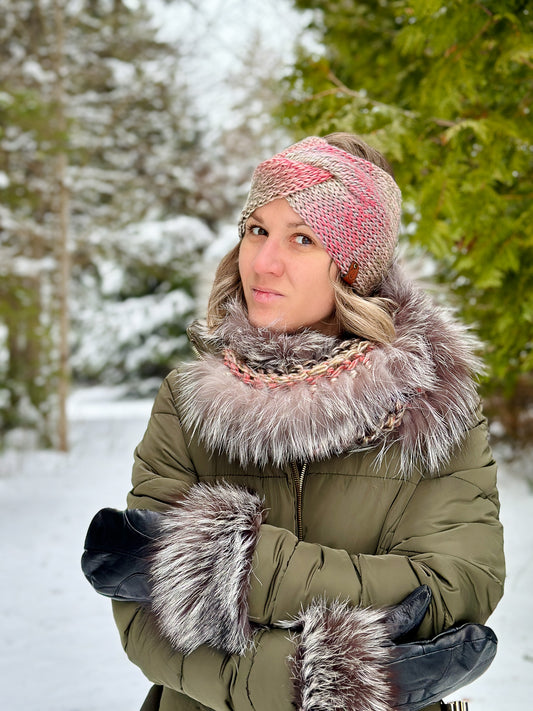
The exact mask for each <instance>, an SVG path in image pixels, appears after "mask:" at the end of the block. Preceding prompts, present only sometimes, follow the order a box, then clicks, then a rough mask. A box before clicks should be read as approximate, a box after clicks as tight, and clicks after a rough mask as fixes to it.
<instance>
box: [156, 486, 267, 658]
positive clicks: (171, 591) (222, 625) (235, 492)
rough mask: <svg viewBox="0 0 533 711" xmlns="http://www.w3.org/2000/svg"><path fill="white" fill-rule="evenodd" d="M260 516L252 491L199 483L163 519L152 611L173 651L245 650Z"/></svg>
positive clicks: (249, 632) (256, 499) (241, 651)
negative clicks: (202, 647) (202, 648)
mask: <svg viewBox="0 0 533 711" xmlns="http://www.w3.org/2000/svg"><path fill="white" fill-rule="evenodd" d="M264 517H265V512H264V509H263V505H262V501H261V499H260V498H259V497H258V496H257V495H256V494H252V493H250V492H248V491H247V490H245V489H242V488H238V487H235V486H231V485H229V484H218V485H215V486H208V485H205V484H197V485H195V486H193V487H192V489H191V490H190V491H189V493H188V494H187V496H186V497H185V498H184V499H182V500H181V501H180V503H179V505H178V506H177V507H176V508H175V509H172V510H170V511H169V512H167V513H165V514H164V515H163V516H162V524H161V543H160V544H159V548H158V550H157V551H156V553H155V557H154V562H153V566H152V581H153V587H152V606H153V610H154V613H155V615H156V618H157V620H158V623H159V625H160V628H161V630H162V632H163V634H164V635H165V636H166V637H167V638H168V639H169V640H170V642H171V643H172V645H173V646H174V647H175V648H176V649H179V650H180V651H182V652H185V653H187V652H191V651H193V650H194V649H196V648H197V647H199V646H200V645H201V644H209V645H211V646H213V647H218V648H219V649H223V650H225V651H227V652H231V653H234V652H237V653H239V654H242V653H243V652H244V650H245V649H246V647H247V645H248V642H249V640H250V638H251V635H252V629H251V626H250V623H249V621H248V601H247V595H248V589H249V586H250V574H251V570H252V557H253V553H254V551H255V546H256V544H257V539H258V536H259V529H260V526H261V523H262V521H263V519H264Z"/></svg>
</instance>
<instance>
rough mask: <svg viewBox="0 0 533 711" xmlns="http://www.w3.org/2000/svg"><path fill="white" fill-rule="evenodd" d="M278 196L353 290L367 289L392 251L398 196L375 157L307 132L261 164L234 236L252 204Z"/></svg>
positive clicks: (364, 292)
mask: <svg viewBox="0 0 533 711" xmlns="http://www.w3.org/2000/svg"><path fill="white" fill-rule="evenodd" d="M277 198H285V199H286V200H287V202H288V203H289V205H290V206H291V207H292V209H293V210H294V211H295V212H297V213H298V214H299V215H300V217H301V218H302V219H303V220H305V222H306V224H308V225H309V227H311V229H312V230H313V231H314V232H315V233H316V235H317V236H318V237H319V239H320V240H321V242H322V243H323V245H324V247H325V249H326V251H327V252H328V254H329V255H330V256H331V258H332V259H333V261H334V262H335V264H336V265H337V267H338V268H339V270H340V273H341V276H342V278H343V279H344V281H346V282H347V283H348V284H350V285H351V286H352V287H353V288H354V290H355V291H356V292H357V293H359V294H361V295H367V294H369V293H371V292H372V290H373V289H374V288H375V287H376V286H377V285H378V284H379V283H380V281H381V280H382V278H383V276H384V275H385V274H386V272H387V270H388V269H389V267H390V265H391V262H392V260H393V256H394V250H395V247H396V243H397V240H398V231H399V227H400V215H401V205H402V196H401V192H400V189H399V188H398V186H397V184H396V182H395V181H394V179H393V178H392V177H391V176H390V175H389V174H388V173H387V172H386V171H384V170H382V169H381V168H379V167H378V166H377V165H374V163H370V162H369V161H367V160H364V159H363V158H359V157H357V156H354V155H352V154H351V153H347V152H346V151H344V150H342V149H341V148H337V147H336V146H332V145H330V144H329V143H328V142H327V141H326V140H324V139H323V138H318V137H316V136H311V137H310V138H306V139H304V140H303V141H300V142H299V143H295V144H294V145H293V146H289V148H286V149H285V150H283V151H281V152H280V153H277V154H276V155H275V156H273V157H272V158H269V159H268V160H265V161H263V162H262V163H260V164H259V165H258V166H257V168H256V170H255V172H254V175H253V178H252V184H251V188H250V193H249V195H248V199H247V201H246V204H245V206H244V208H243V211H242V213H241V217H240V220H239V234H240V237H241V238H242V236H243V235H244V230H245V224H246V220H247V219H248V218H249V217H250V215H251V214H252V213H253V212H254V210H256V209H257V208H259V207H261V206H262V205H266V204H267V203H269V202H271V201H272V200H275V199H277Z"/></svg>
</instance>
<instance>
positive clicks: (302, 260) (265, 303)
mask: <svg viewBox="0 0 533 711" xmlns="http://www.w3.org/2000/svg"><path fill="white" fill-rule="evenodd" d="M239 272H240V276H241V281H242V286H243V290H244V298H245V300H246V306H247V308H248V317H249V319H250V322H251V323H252V324H253V325H254V326H258V327H267V328H271V329H273V330H275V331H296V330H298V329H300V328H304V327H308V328H313V329H315V330H317V331H321V332H322V333H328V334H336V333H337V332H338V328H337V326H336V323H335V318H334V311H335V301H334V296H333V284H332V279H334V278H335V276H336V273H337V267H336V266H335V264H334V263H333V261H332V259H331V257H330V256H329V254H328V253H327V252H326V250H325V249H324V247H323V245H322V243H321V242H320V240H319V239H318V237H317V236H316V234H315V233H314V232H313V230H312V229H311V228H310V227H309V226H308V225H306V224H305V222H304V221H303V220H302V218H301V217H300V216H299V215H298V213H296V212H295V211H294V210H293V209H292V207H291V206H290V205H289V203H288V202H287V201H286V200H284V199H282V198H280V199H278V200H273V201H272V202H269V203H268V204H266V205H264V206H263V207H260V208H258V209H257V210H256V211H255V212H254V213H253V214H252V215H251V216H250V217H249V218H248V220H247V221H246V230H245V234H244V237H243V239H242V241H241V246H240V251H239Z"/></svg>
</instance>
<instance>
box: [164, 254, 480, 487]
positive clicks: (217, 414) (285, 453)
mask: <svg viewBox="0 0 533 711" xmlns="http://www.w3.org/2000/svg"><path fill="white" fill-rule="evenodd" d="M380 295H382V296H386V297H388V298H390V299H392V300H393V301H394V302H395V303H396V304H397V305H398V308H397V310H396V312H395V316H394V324H395V328H396V339H395V341H394V342H393V343H392V344H391V345H387V346H374V347H373V348H371V349H369V350H368V351H367V352H366V353H365V357H364V362H362V363H361V364H359V365H358V366H357V367H356V368H354V369H352V370H345V371H343V372H340V373H338V374H337V375H336V377H333V378H326V377H324V378H320V379H319V380H317V381H316V382H315V383H313V385H312V386H311V385H309V383H308V382H300V383H298V384H295V385H293V386H291V387H276V388H274V389H272V388H268V387H253V386H251V385H250V384H248V383H247V382H245V380H243V379H241V378H237V377H235V375H234V374H233V373H232V372H231V370H230V368H228V365H227V362H226V363H225V362H224V358H223V352H224V348H228V349H230V351H231V352H233V353H234V354H236V355H237V357H240V358H241V359H242V360H243V361H245V362H246V365H247V366H248V367H249V368H250V369H251V370H253V371H259V372H261V373H262V372H263V371H265V370H268V371H269V372H273V373H275V374H278V375H284V374H289V373H291V372H293V371H294V369H295V368H298V367H302V365H304V366H305V365H308V364H309V363H320V362H322V361H324V360H326V359H328V358H329V357H330V356H331V353H332V352H333V351H334V349H339V348H340V349H342V348H343V347H345V346H346V344H345V343H344V344H341V343H340V342H339V340H338V339H336V338H334V337H331V336H325V335H323V334H320V333H317V332H315V331H302V332H299V333H293V334H290V333H289V334H288V333H276V332H272V331H268V330H267V329H257V328H255V327H253V326H252V325H251V324H250V323H249V321H248V319H247V317H246V313H245V311H244V310H243V309H242V307H240V306H238V305H233V306H232V308H231V309H230V312H229V315H228V318H227V319H226V320H225V322H224V323H223V324H222V325H221V326H220V327H218V328H217V329H216V330H215V331H214V332H213V333H212V334H209V333H208V332H207V330H206V329H205V328H202V327H199V326H196V327H195V328H194V329H192V331H191V338H192V340H193V343H194V345H195V346H196V348H197V350H198V351H199V356H200V358H199V360H198V361H195V362H192V363H187V364H185V365H184V366H183V367H182V369H181V370H180V372H179V374H178V382H177V392H178V393H179V409H180V414H181V415H182V417H183V422H184V425H185V426H186V427H187V428H189V429H190V430H191V431H192V432H193V433H196V434H197V435H198V437H199V439H200V441H201V442H203V444H204V445H205V446H206V447H207V449H208V450H209V451H211V452H217V451H221V452H225V453H226V454H227V455H228V457H229V458H230V459H232V460H237V461H238V462H240V463H241V465H242V466H247V465H249V464H251V463H254V464H257V465H258V466H264V465H265V464H267V463H271V464H274V465H278V466H281V465H283V464H285V463H287V462H289V461H313V460H319V459H326V458H329V457H333V456H339V455H341V454H345V453H347V452H352V451H357V450H362V449H366V448H368V447H370V446H374V447H377V448H378V455H379V457H383V455H384V454H385V453H386V451H387V449H388V448H389V447H390V446H391V445H393V444H397V445H399V451H400V455H401V466H400V471H399V474H400V475H402V476H408V475H409V474H410V473H411V472H412V470H413V468H415V467H421V468H422V469H424V470H426V471H427V472H429V473H434V472H436V471H437V469H438V468H439V467H440V466H442V464H443V463H444V462H445V461H446V460H447V459H448V457H449V456H450V453H451V449H452V448H453V447H454V446H455V445H457V444H458V443H459V442H460V441H461V439H462V438H463V436H464V433H465V430H466V429H467V428H468V427H469V426H470V425H471V424H472V423H473V420H474V412H475V410H476V408H477V406H478V404H479V398H478V395H477V392H476V385H475V382H474V379H473V374H474V373H475V372H476V371H477V370H479V368H480V363H479V361H478V360H477V359H476V357H475V356H474V355H473V351H474V346H475V341H474V339H473V337H472V336H471V335H470V334H468V332H467V331H466V329H465V328H464V327H463V326H461V325H460V324H458V323H457V322H456V321H454V320H453V318H452V317H451V315H450V314H449V313H448V312H447V311H445V310H444V309H442V308H441V307H439V306H437V305H436V304H434V303H433V302H432V301H431V300H430V298H429V297H428V296H427V295H426V294H424V293H423V292H422V291H421V290H420V289H419V288H418V287H416V286H415V285H414V284H413V283H412V282H411V281H409V280H408V279H407V278H406V277H405V276H404V274H403V273H402V270H401V268H400V267H399V266H398V265H397V264H395V265H394V266H393V267H392V269H391V271H390V273H389V275H388V277H387V279H386V280H385V282H384V283H383V285H382V288H381V290H380ZM394 413H397V414H398V413H399V414H398V416H397V417H396V419H395V420H394V419H393V420H392V425H391V424H389V426H387V423H391V417H392V416H393V415H394Z"/></svg>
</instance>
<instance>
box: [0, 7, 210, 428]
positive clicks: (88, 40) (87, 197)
mask: <svg viewBox="0 0 533 711" xmlns="http://www.w3.org/2000/svg"><path fill="white" fill-rule="evenodd" d="M176 47H177V44H174V45H171V44H168V43H165V42H161V41H159V40H158V38H157V28H156V27H155V25H154V23H153V20H152V18H151V15H150V13H149V11H148V9H147V7H146V4H145V3H144V2H142V0H139V2H136V3H126V2H123V1H122V0H37V1H34V0H31V1H25V0H22V1H21V0H7V1H6V2H5V3H3V4H2V7H1V8H0V119H1V120H0V201H1V204H2V209H1V212H0V269H1V270H2V287H1V288H0V323H1V324H2V326H3V329H2V330H0V339H1V340H2V341H3V342H1V341H0V347H1V348H2V357H1V358H0V414H2V417H3V423H4V426H7V427H11V426H15V425H19V424H31V425H38V427H39V429H40V430H41V433H42V434H43V435H44V436H45V437H50V436H51V433H52V430H51V427H52V425H53V420H54V417H56V416H57V412H58V390H59V389H58V383H59V382H61V381H63V382H64V381H65V377H66V371H67V369H66V368H65V367H64V365H65V364H64V360H65V355H64V353H63V352H61V351H62V350H63V349H62V348H61V338H60V336H61V328H60V326H61V324H62V322H63V330H64V317H65V308H66V304H67V303H68V301H67V299H66V296H65V287H66V282H68V280H69V274H68V273H66V271H65V270H66V268H67V266H68V265H67V261H71V263H72V276H73V277H74V280H75V282H76V285H77V288H76V292H77V295H78V296H79V294H80V289H81V287H82V286H83V284H85V283H87V278H86V275H87V274H89V275H90V274H93V275H94V274H97V272H98V269H97V267H96V264H97V263H98V262H105V261H106V260H107V261H109V260H110V259H112V258H113V259H116V260H118V261H119V262H120V261H121V260H122V259H126V258H127V257H128V250H127V249H125V248H124V241H123V239H122V235H121V232H120V229H121V228H124V227H125V226H127V225H130V224H132V223H138V222H140V221H142V220H146V219H149V220H151V221H154V220H159V219H163V218H165V217H166V216H167V215H169V214H186V215H187V214H188V215H194V214H198V213H201V211H202V204H201V201H200V200H199V199H198V196H197V183H198V181H197V177H198V176H199V175H200V176H201V174H202V171H205V163H204V164H203V162H202V161H203V159H202V151H201V149H200V145H199V144H200V135H201V130H202V127H201V125H200V123H199V121H198V120H197V118H196V117H195V116H194V113H193V111H192V109H191V106H190V102H189V101H188V96H187V92H186V90H185V88H184V86H185V85H184V83H183V82H182V81H181V78H180V77H181V75H180V71H179V70H180V60H181V58H180V57H179V54H178V51H177V49H176ZM68 226H70V230H69V244H68V245H67V244H66V243H65V239H66V236H67V235H66V229H67V228H68ZM201 245H202V239H199V240H197V239H195V237H194V235H191V239H190V241H189V242H187V241H184V242H183V243H182V247H183V250H184V255H185V256H186V255H187V253H188V251H191V252H193V253H196V252H197V251H198V249H199V248H201ZM65 257H68V258H69V259H68V260H67V259H65ZM148 257H149V255H148V254H145V255H142V254H139V259H138V263H137V265H136V268H137V271H136V274H135V275H134V279H133V280H132V283H135V284H137V286H135V288H138V283H140V282H143V280H144V282H145V283H146V284H148V283H149V281H150V277H149V276H148V275H149V274H150V272H151V270H152V265H150V264H149V263H147V262H148ZM189 261H190V260H189ZM189 266H190V265H187V259H186V258H185V259H184V260H183V266H182V263H181V262H180V261H178V262H174V264H173V270H174V272H175V276H174V277H173V280H172V285H176V284H179V288H180V289H182V290H184V291H185V292H186V293H189V294H190V280H191V277H192V272H191V270H190V268H188V267H189ZM184 270H187V271H184ZM143 272H145V275H144V276H143ZM180 275H181V276H180ZM98 280H99V277H98V276H97V277H96V281H95V282H94V283H93V286H95V285H96V286H98ZM165 284H168V280H166V281H165ZM159 288H160V289H162V290H163V291H164V290H165V289H166V288H167V287H166V286H164V287H161V286H160V287H159ZM152 289H153V290H154V289H155V287H153V285H152ZM169 290H171V288H169ZM127 291H128V286H127V284H125V285H124V288H123V291H122V293H121V296H120V298H122V299H126V298H127V297H128V293H127ZM178 301H179V300H176V304H177V303H178ZM182 302H183V303H185V301H183V300H182ZM189 312H190V308H189V307H187V308H185V306H184V307H183V309H182V310H181V311H180V309H178V307H177V306H176V308H175V309H174V311H173V314H172V322H173V325H174V326H179V324H180V319H181V321H183V317H184V314H185V313H186V314H188V313H189ZM76 319H77V316H76ZM182 326H183V324H182ZM146 334H147V336H148V335H149V334H150V320H148V321H147V323H146ZM63 390H64V389H63ZM59 411H60V410H59Z"/></svg>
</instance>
